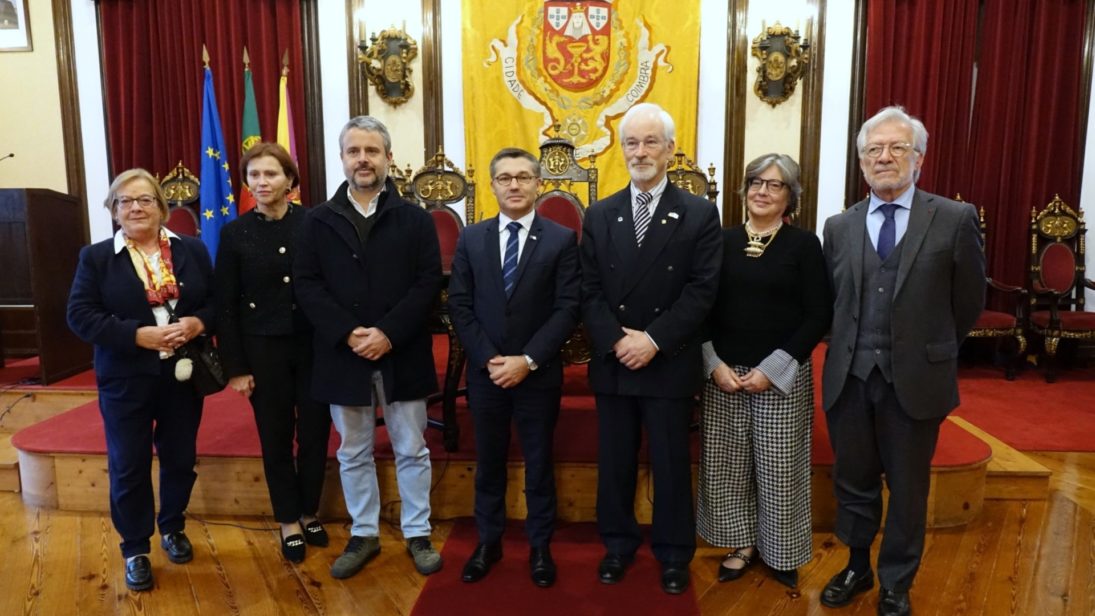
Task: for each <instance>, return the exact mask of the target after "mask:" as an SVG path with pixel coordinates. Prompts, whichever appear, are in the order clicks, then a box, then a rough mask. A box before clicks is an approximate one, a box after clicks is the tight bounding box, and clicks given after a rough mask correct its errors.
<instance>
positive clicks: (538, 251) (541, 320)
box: [448, 148, 580, 587]
mask: <svg viewBox="0 0 1095 616" xmlns="http://www.w3.org/2000/svg"><path fill="white" fill-rule="evenodd" d="M490 174H491V187H492V189H493V190H494V195H495V196H496V197H497V198H498V216H497V217H496V218H491V219H489V220H485V221H483V222H480V223H478V224H475V225H471V226H469V227H468V228H466V229H464V232H463V233H462V234H461V235H460V240H459V242H458V243H457V245H456V255H455V257H454V258H453V264H452V278H451V279H450V281H449V303H448V306H449V312H450V314H451V315H452V321H453V326H454V327H455V328H456V333H457V335H458V336H459V337H460V342H461V344H463V346H464V348H465V350H466V351H467V355H468V376H467V380H468V403H469V406H470V407H471V414H472V422H473V424H474V426H475V451H476V462H477V467H476V471H475V523H476V526H477V527H478V530H479V545H478V546H477V547H476V548H475V552H473V553H472V556H471V558H470V559H469V560H468V562H467V564H466V565H465V566H464V571H463V580H464V581H465V582H477V581H479V580H481V579H482V578H483V576H485V575H486V574H487V572H488V571H489V570H490V567H491V565H493V564H494V563H496V562H498V560H500V559H501V558H502V531H503V530H504V527H505V522H506V458H507V455H506V454H507V452H508V450H509V441H510V423H511V422H512V423H513V424H514V425H515V426H516V428H517V437H518V439H519V441H520V443H521V451H522V454H523V455H524V458H525V503H526V505H527V509H528V515H527V517H526V521H525V530H526V532H527V534H528V540H529V546H530V550H529V567H530V573H531V576H532V581H533V583H535V584H536V585H537V586H541V587H547V586H551V585H552V584H554V583H555V562H554V561H553V560H552V558H551V551H550V549H549V543H550V542H551V535H552V531H553V530H554V528H555V509H556V500H555V471H554V462H553V460H552V454H551V452H552V439H553V437H554V434H555V423H556V420H557V419H558V417H559V402H560V398H561V395H562V384H563V366H562V362H561V360H560V358H559V350H560V348H562V346H563V343H564V342H565V341H566V339H567V337H568V336H570V334H571V333H572V332H573V331H574V328H575V326H576V325H577V323H578V306H579V293H580V277H579V274H578V243H577V239H576V237H575V234H574V232H573V231H571V230H570V229H567V228H565V227H563V226H561V225H558V224H556V223H554V222H552V221H550V220H546V219H544V218H542V217H540V216H538V215H537V214H536V211H535V208H534V205H535V203H536V196H537V193H538V192H539V187H540V162H539V161H538V160H537V159H536V157H534V156H533V155H532V154H530V153H528V152H526V151H525V150H521V149H517V148H506V149H503V150H501V151H500V152H498V153H497V154H495V155H494V159H493V160H491V163H490Z"/></svg>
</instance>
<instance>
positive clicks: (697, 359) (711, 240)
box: [581, 183, 722, 398]
mask: <svg viewBox="0 0 1095 616" xmlns="http://www.w3.org/2000/svg"><path fill="white" fill-rule="evenodd" d="M581 258H582V319H583V322H584V324H585V328H586V332H587V333H588V334H589V337H590V340H591V342H592V345H593V358H592V359H591V360H590V363H589V382H590V386H591V387H592V388H593V391H594V392H595V393H598V394H609V395H628V396H653V397H659V398H682V397H688V396H692V395H694V394H696V393H698V392H699V388H700V386H701V384H702V382H703V374H702V373H703V370H702V362H703V360H702V355H701V353H700V345H701V344H702V340H701V338H702V335H701V333H702V329H703V326H704V323H705V320H706V319H707V316H708V313H709V312H710V310H711V308H712V306H713V305H714V303H715V297H716V295H717V293H718V285H719V268H720V266H721V263H722V232H721V230H720V226H719V212H718V209H717V208H716V207H715V206H714V204H712V203H711V202H709V201H706V200H704V199H701V198H699V197H696V196H694V195H692V194H689V193H686V192H685V191H683V190H681V189H679V188H677V187H676V186H674V185H673V184H672V183H669V184H668V185H667V186H666V187H665V192H664V193H662V197H661V200H659V201H658V207H657V208H656V209H655V210H654V215H653V217H652V218H651V220H650V227H649V229H648V230H647V232H646V239H645V240H644V242H643V245H642V248H639V247H638V245H637V244H636V243H635V223H634V221H633V220H632V216H631V189H630V187H628V188H625V189H623V190H621V191H619V192H617V193H616V194H614V195H612V196H610V197H608V198H606V199H602V200H601V201H598V202H597V203H595V204H594V205H593V207H591V208H589V210H588V211H587V212H586V217H585V224H584V226H583V229H582V247H581ZM623 327H628V328H631V329H636V330H640V331H645V332H647V333H648V334H649V335H650V337H651V338H653V339H654V342H655V343H656V344H657V345H658V347H659V352H658V353H657V354H656V355H655V356H654V359H652V360H651V361H650V363H649V364H648V365H647V366H645V367H643V368H640V369H639V370H629V369H628V368H627V367H626V366H624V365H623V364H621V363H620V362H619V360H617V359H616V355H615V353H613V351H612V346H613V345H614V344H616V341H618V340H619V339H620V338H622V337H623V335H624V332H623V329H622V328H623Z"/></svg>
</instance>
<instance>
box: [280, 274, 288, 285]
mask: <svg viewBox="0 0 1095 616" xmlns="http://www.w3.org/2000/svg"><path fill="white" fill-rule="evenodd" d="M281 281H282V282H284V283H286V284H288V283H289V277H288V276H286V277H284V278H282V279H281Z"/></svg>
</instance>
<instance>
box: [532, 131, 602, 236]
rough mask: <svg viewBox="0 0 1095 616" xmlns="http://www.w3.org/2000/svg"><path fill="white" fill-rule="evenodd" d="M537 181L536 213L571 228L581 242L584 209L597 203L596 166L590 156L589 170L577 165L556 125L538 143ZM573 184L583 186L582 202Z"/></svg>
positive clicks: (572, 148)
mask: <svg viewBox="0 0 1095 616" xmlns="http://www.w3.org/2000/svg"><path fill="white" fill-rule="evenodd" d="M540 180H541V181H542V182H543V184H544V189H543V192H542V193H540V196H539V197H537V199H536V212H537V213H538V214H540V215H541V216H543V217H544V218H547V219H548V220H552V221H555V222H557V223H559V224H561V225H563V226H564V227H567V228H569V229H573V230H574V232H575V233H577V234H578V239H579V241H580V240H581V239H582V221H583V219H584V218H585V211H586V208H587V207H589V206H590V205H591V204H592V203H593V202H594V201H596V200H597V164H596V159H595V157H593V156H590V157H589V166H588V167H583V166H582V165H580V164H578V159H577V158H575V157H574V144H573V143H571V141H570V140H569V139H567V138H565V137H562V136H560V135H559V125H558V124H556V125H555V136H554V137H552V138H550V139H546V140H545V141H544V142H543V143H542V144H540ZM575 184H585V185H586V197H585V202H584V203H583V202H582V199H581V198H580V197H579V196H578V193H577V192H576V190H575Z"/></svg>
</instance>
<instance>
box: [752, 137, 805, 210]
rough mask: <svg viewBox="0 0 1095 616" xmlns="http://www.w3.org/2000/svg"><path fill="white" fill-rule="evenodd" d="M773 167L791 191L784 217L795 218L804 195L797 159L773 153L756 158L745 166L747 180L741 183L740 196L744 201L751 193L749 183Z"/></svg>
mask: <svg viewBox="0 0 1095 616" xmlns="http://www.w3.org/2000/svg"><path fill="white" fill-rule="evenodd" d="M772 166H774V167H775V168H776V169H779V175H780V177H781V178H783V183H784V184H786V185H787V188H788V189H789V190H790V191H791V198H790V200H789V201H788V202H787V209H785V210H784V211H783V215H784V216H793V215H794V214H795V213H797V212H798V202H799V196H800V195H802V182H801V181H800V180H799V176H800V175H801V172H800V171H799V167H798V163H796V162H795V159H793V158H791V157H790V156H788V155H786V154H777V153H775V152H773V153H771V154H765V155H763V156H759V157H757V158H754V159H753V161H752V162H750V163H749V164H748V165H746V166H745V178H744V179H743V180H742V181H741V188H740V189H738V194H739V195H740V196H741V198H742V199H744V198H745V196H746V195H747V194H748V193H749V183H750V182H752V181H753V180H755V179H756V178H758V177H760V174H762V173H764V172H765V170H767V169H768V167H772Z"/></svg>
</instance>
